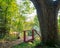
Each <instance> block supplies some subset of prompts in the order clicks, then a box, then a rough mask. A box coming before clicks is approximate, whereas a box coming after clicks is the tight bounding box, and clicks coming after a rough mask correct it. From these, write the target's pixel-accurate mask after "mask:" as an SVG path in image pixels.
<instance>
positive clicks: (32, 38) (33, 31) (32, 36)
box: [32, 29, 34, 40]
mask: <svg viewBox="0 0 60 48" xmlns="http://www.w3.org/2000/svg"><path fill="white" fill-rule="evenodd" d="M32 40H34V29H33V30H32Z"/></svg>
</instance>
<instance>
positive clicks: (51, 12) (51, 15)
mask: <svg viewBox="0 0 60 48" xmlns="http://www.w3.org/2000/svg"><path fill="white" fill-rule="evenodd" d="M31 1H32V2H33V4H34V6H35V8H36V10H37V15H38V20H39V23H40V28H41V34H42V42H43V43H44V44H47V45H55V44H57V40H58V35H57V13H58V9H57V7H58V1H55V2H53V1H50V0H31Z"/></svg>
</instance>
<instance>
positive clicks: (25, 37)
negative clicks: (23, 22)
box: [23, 29, 40, 42]
mask: <svg viewBox="0 0 60 48" xmlns="http://www.w3.org/2000/svg"><path fill="white" fill-rule="evenodd" d="M27 31H29V30H25V31H23V32H24V42H28V41H33V40H34V32H35V33H36V34H38V35H39V36H40V34H39V33H38V32H37V31H36V30H35V29H32V36H30V37H32V38H30V37H29V38H30V39H28V38H27V36H26V32H27ZM27 39H28V40H27Z"/></svg>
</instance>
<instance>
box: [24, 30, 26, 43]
mask: <svg viewBox="0 0 60 48" xmlns="http://www.w3.org/2000/svg"><path fill="white" fill-rule="evenodd" d="M24 42H26V31H24Z"/></svg>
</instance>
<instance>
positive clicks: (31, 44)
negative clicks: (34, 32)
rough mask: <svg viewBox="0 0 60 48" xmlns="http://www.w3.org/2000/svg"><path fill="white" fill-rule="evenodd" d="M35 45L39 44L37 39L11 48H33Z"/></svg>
mask: <svg viewBox="0 0 60 48" xmlns="http://www.w3.org/2000/svg"><path fill="white" fill-rule="evenodd" d="M37 44H40V39H39V37H37V38H35V40H34V41H33V42H28V43H21V44H19V45H16V46H13V47H12V48H35V47H34V46H36V45H37Z"/></svg>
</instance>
